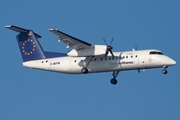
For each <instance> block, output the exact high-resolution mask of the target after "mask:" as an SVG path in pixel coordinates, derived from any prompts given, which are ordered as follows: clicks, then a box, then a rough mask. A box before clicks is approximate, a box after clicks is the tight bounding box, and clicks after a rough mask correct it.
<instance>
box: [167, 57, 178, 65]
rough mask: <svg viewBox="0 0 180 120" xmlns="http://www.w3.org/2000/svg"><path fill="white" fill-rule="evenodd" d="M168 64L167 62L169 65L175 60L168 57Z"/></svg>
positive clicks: (174, 63)
mask: <svg viewBox="0 0 180 120" xmlns="http://www.w3.org/2000/svg"><path fill="white" fill-rule="evenodd" d="M168 64H169V65H176V61H175V60H173V59H171V58H170V59H169V60H168Z"/></svg>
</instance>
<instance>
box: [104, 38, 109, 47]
mask: <svg viewBox="0 0 180 120" xmlns="http://www.w3.org/2000/svg"><path fill="white" fill-rule="evenodd" d="M103 40H104V42H105V44H106V45H107V46H108V44H107V42H106V40H105V39H104V38H103Z"/></svg>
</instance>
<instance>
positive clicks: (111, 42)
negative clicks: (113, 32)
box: [109, 38, 114, 46]
mask: <svg viewBox="0 0 180 120" xmlns="http://www.w3.org/2000/svg"><path fill="white" fill-rule="evenodd" d="M113 40H114V38H112V40H111V42H110V44H109V46H111V44H112V42H113Z"/></svg>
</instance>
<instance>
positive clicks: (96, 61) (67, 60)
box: [23, 50, 176, 74]
mask: <svg viewBox="0 0 180 120" xmlns="http://www.w3.org/2000/svg"><path fill="white" fill-rule="evenodd" d="M150 51H157V50H138V51H126V52H113V53H114V58H113V57H112V56H111V55H110V54H108V56H107V57H106V58H105V56H96V57H93V59H92V60H91V61H90V64H89V65H88V67H87V68H88V73H96V72H110V71H124V70H136V69H150V68H160V67H164V66H165V67H168V66H172V65H174V64H176V62H175V61H174V60H173V59H171V58H170V57H168V56H166V55H159V54H149V53H150ZM84 60H85V57H70V56H65V57H57V58H49V59H41V60H34V61H27V62H24V63H23V65H24V66H26V67H29V68H35V69H41V70H47V71H53V72H60V73H68V74H81V73H82V72H81V69H82V68H83V66H84Z"/></svg>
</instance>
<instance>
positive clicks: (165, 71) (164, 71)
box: [162, 66, 168, 74]
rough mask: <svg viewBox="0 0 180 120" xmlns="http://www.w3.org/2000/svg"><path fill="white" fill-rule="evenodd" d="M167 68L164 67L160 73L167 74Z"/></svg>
mask: <svg viewBox="0 0 180 120" xmlns="http://www.w3.org/2000/svg"><path fill="white" fill-rule="evenodd" d="M166 68H167V67H166V66H164V69H163V70H162V73H163V74H167V73H168V71H167V69H166Z"/></svg>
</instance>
